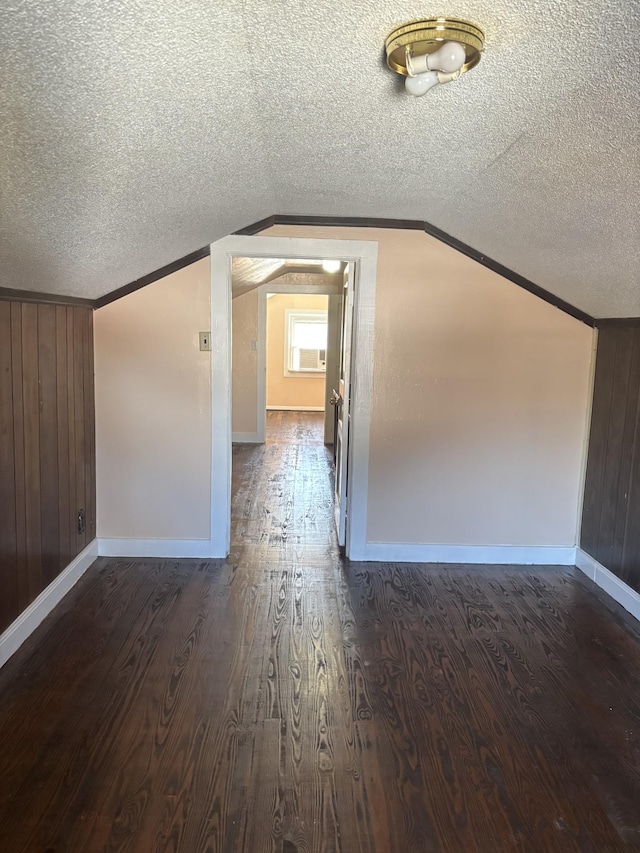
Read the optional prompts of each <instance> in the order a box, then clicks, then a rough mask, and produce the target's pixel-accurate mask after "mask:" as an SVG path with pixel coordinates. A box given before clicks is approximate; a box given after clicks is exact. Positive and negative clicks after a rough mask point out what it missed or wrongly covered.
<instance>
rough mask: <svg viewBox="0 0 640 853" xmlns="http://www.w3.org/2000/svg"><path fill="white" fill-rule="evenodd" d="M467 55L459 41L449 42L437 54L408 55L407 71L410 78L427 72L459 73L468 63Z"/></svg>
mask: <svg viewBox="0 0 640 853" xmlns="http://www.w3.org/2000/svg"><path fill="white" fill-rule="evenodd" d="M466 58H467V55H466V53H465V50H464V48H463V46H462V45H461V44H459V43H458V42H457V41H447V42H445V43H444V44H443V45H442V47H441V48H439V49H438V50H436V51H435V53H423V54H422V55H421V56H413V55H412V54H411V53H408V54H407V71H408V72H409V76H410V77H413V76H414V75H416V74H422V73H424V72H425V71H444V72H445V73H448V74H451V73H452V72H454V71H459V70H460V69H461V68H462V66H463V65H464V63H465V61H466Z"/></svg>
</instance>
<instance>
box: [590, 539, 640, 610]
mask: <svg viewBox="0 0 640 853" xmlns="http://www.w3.org/2000/svg"><path fill="white" fill-rule="evenodd" d="M576 566H577V567H578V568H579V569H580V571H581V572H584V573H585V575H586V576H587V577H589V578H591V580H592V581H593V582H594V583H595V584H596V585H597V586H599V587H600V589H603V590H604V591H605V592H606V593H607V594H608V595H610V596H611V598H613V599H615V600H616V601H617V602H618V604H621V605H622V606H623V607H624V609H625V610H628V611H629V613H631V615H632V616H635V618H636V619H640V595H638V593H637V592H636V591H635V590H633V589H631V587H630V586H628V585H627V584H626V583H625V582H624V581H621V580H620V578H618V577H616V576H615V575H614V574H613V572H610V571H609V569H606V568H605V567H604V566H603V565H602V564H601V563H599V562H598V561H597V560H594V558H593V557H592V556H591V555H590V554H587V552H586V551H583V550H582V548H576Z"/></svg>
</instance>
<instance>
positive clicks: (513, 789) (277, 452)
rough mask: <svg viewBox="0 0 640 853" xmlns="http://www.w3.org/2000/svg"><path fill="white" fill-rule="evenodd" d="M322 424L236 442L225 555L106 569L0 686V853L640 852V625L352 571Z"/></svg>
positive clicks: (529, 589) (583, 599) (524, 597)
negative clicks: (259, 441) (336, 530)
mask: <svg viewBox="0 0 640 853" xmlns="http://www.w3.org/2000/svg"><path fill="white" fill-rule="evenodd" d="M320 420H321V419H320V418H319V417H317V416H315V415H288V416H285V415H282V414H280V413H275V414H274V415H272V416H271V417H270V432H269V440H268V441H267V443H266V444H265V445H264V446H260V447H256V446H250V445H243V446H242V445H240V446H237V447H235V448H234V505H233V531H232V532H233V550H232V553H231V556H230V559H229V560H227V561H211V560H157V559H153V560H151V559H149V560H144V559H106V558H101V559H99V560H98V561H97V562H96V563H95V565H94V566H93V567H92V568H91V569H90V570H89V571H88V572H87V574H86V575H85V576H84V578H83V579H82V580H81V581H80V582H79V583H78V585H77V586H76V587H75V588H74V590H73V591H72V592H71V593H70V594H69V596H68V597H67V598H66V599H65V600H64V602H63V603H62V604H61V606H60V607H59V608H58V609H57V610H56V612H55V614H53V615H52V617H51V618H49V619H48V620H46V622H45V623H44V624H43V625H42V626H41V627H40V629H38V631H37V632H36V633H35V634H34V635H33V636H32V637H31V638H30V640H29V641H28V642H27V643H26V644H25V645H24V646H23V647H22V649H21V650H20V651H19V652H18V654H16V655H15V657H14V658H13V659H12V660H11V661H10V662H9V664H7V666H6V667H5V668H4V669H3V670H2V671H1V672H0V765H1V766H0V770H1V772H0V850H2V851H8V853H23V851H24V853H45V851H46V853H72V851H73V853H75V851H78V853H80V851H81V853H91V851H141V853H147V851H174V852H175V853H177V851H180V853H205V851H211V852H212V853H213V851H225V853H227V851H228V853H235V851H246V853H268V851H270V852H271V853H274V851H277V853H295V852H296V851H297V853H320V851H323V853H332V851H343V853H360V851H362V853H374V851H376V853H390V851H394V853H395V851H400V853H445V851H446V853H473V851H480V853H506V851H527V853H528V851H531V853H549V851H558V853H570V852H571V851H583V852H584V853H609V852H610V853H613V851H631V850H640V770H639V755H640V679H639V673H640V635H639V633H638V631H637V623H635V622H634V621H633V620H632V619H631V617H629V616H627V615H626V614H625V613H624V612H623V611H622V610H621V609H620V608H618V607H617V605H615V604H613V603H612V602H611V601H610V600H609V599H606V597H605V596H603V595H602V594H601V593H600V592H598V591H596V590H595V588H594V586H593V585H592V584H591V582H590V581H588V580H587V579H586V578H585V577H584V576H583V575H581V574H580V573H579V572H577V571H574V570H572V569H565V568H549V567H545V568H536V567H521V568H518V567H491V566H419V565H413V564H382V563H360V564H355V563H352V564H350V563H348V562H344V561H342V560H341V558H340V556H339V553H338V549H337V547H336V542H335V538H334V535H333V526H332V524H333V523H332V512H333V507H332V502H331V487H330V477H329V461H328V460H329V454H328V452H327V449H326V448H325V447H324V446H323V445H322V443H321V431H320V430H321V425H320Z"/></svg>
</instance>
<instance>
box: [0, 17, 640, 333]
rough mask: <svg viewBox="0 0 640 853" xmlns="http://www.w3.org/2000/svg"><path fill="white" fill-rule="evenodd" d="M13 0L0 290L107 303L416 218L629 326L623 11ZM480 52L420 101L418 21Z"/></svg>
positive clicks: (638, 23)
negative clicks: (192, 268) (252, 249)
mask: <svg viewBox="0 0 640 853" xmlns="http://www.w3.org/2000/svg"><path fill="white" fill-rule="evenodd" d="M445 7H446V8H443V7H442V6H441V5H438V6H437V7H432V6H430V5H429V4H428V3H427V5H424V4H418V5H416V4H415V3H414V2H406V0H397V2H394V3H391V2H388V0H386V1H385V2H381V3H377V4H372V3H370V2H365V0H352V2H350V3H348V4H344V3H343V2H339V0H308V2H305V3H302V4H300V3H290V2H287V1H286V0H268V2H267V0H259V2H256V3H253V4H251V3H243V4H240V3H237V2H234V0H219V1H218V2H216V3H204V2H195V0H194V1H193V2H189V3H175V2H169V0H158V2H155V3H149V2H147V0H110V2H109V3H105V2H104V0H84V2H82V3H79V2H77V0H57V2H55V3H52V2H50V0H21V2H18V0H8V2H5V3H4V4H3V7H2V11H1V12H0V56H1V58H0V63H1V67H0V92H1V94H2V107H1V110H2V115H1V119H2V120H1V121H0V169H1V170H2V183H1V186H0V205H1V207H0V217H1V220H0V228H1V233H0V269H1V270H2V277H1V279H0V286H3V287H12V288H19V289H27V290H39V291H42V292H51V293H61V294H65V295H74V296H81V297H88V298H97V297H100V296H102V295H104V294H105V293H108V292H110V291H112V290H115V289H116V288H118V287H120V286H122V285H124V284H126V283H127V282H130V281H133V280H135V279H138V278H140V277H141V276H144V275H145V274H147V273H149V272H151V271H153V270H155V269H157V268H159V267H162V266H164V265H165V264H168V263H170V262H171V261H174V260H175V259H176V258H179V257H182V256H184V255H187V254H189V253H190V252H192V251H194V250H195V249H198V248H200V247H202V246H204V245H206V244H207V243H209V242H211V241H213V240H216V239H218V238H220V237H222V236H224V235H226V234H229V233H231V232H233V231H235V230H237V229H239V228H241V227H243V226H245V225H247V224H248V223H250V222H253V221H257V220H260V219H262V218H263V217H266V216H268V215H271V214H273V213H281V214H306V215H313V214H315V215H335V216H350V217H351V216H359V217H388V218H399V219H417V220H426V221H428V222H430V223H431V224H433V225H435V226H437V227H439V228H441V229H443V230H444V231H446V232H448V233H450V234H452V235H453V236H455V237H457V238H458V239H459V240H461V241H463V242H465V243H467V244H468V245H470V246H472V247H474V248H475V249H478V250H479V251H480V252H483V253H485V254H486V255H488V256H489V257H492V258H493V259H494V260H496V261H498V262H500V263H502V264H504V265H505V266H507V267H510V268H511V269H513V270H515V271H516V272H517V273H519V274H520V275H522V276H525V277H526V278H528V279H530V280H532V281H534V282H535V283H536V284H538V285H540V286H541V287H543V288H545V289H547V290H549V291H550V292H552V293H554V294H556V295H557V296H558V297H560V298H561V299H563V300H566V301H567V302H569V303H571V304H573V305H575V306H576V307H578V308H580V309H582V310H583V311H586V312H588V313H589V314H592V315H593V316H596V317H604V316H608V317H615V316H619V317H622V316H638V315H640V281H639V279H638V269H639V268H640V223H639V218H638V201H637V200H638V198H640V159H639V153H638V151H639V148H638V142H639V141H640V140H639V138H638V129H639V115H640V100H639V97H640V96H639V93H640V70H639V69H640V63H638V62H637V58H636V53H635V51H636V46H637V43H638V36H639V35H640V13H639V8H640V7H639V5H638V4H637V3H626V2H625V3H623V2H620V0H616V2H610V0H482V2H480V0H456V2H455V3H451V2H448V3H447V4H445ZM442 13H445V14H450V15H455V16H460V17H467V18H469V19H470V20H473V21H474V22H475V23H477V24H478V25H480V26H481V27H482V28H483V29H484V31H485V33H486V47H485V54H484V57H483V59H482V61H481V63H480V65H479V66H478V68H476V69H475V70H473V71H472V72H471V73H469V74H466V75H464V76H463V77H462V79H461V80H459V81H458V82H456V83H452V84H449V85H446V86H440V87H436V89H435V90H433V91H432V92H430V93H429V94H428V95H426V96H425V97H424V98H422V99H415V100H414V99H410V98H409V97H407V96H405V95H404V93H403V92H402V86H401V81H400V79H399V78H396V76H395V75H393V74H392V73H391V72H389V71H388V70H387V69H386V68H385V66H384V62H383V44H384V38H385V36H386V35H387V34H388V32H389V31H390V30H391V29H392V28H393V27H394V26H396V25H398V24H400V23H402V22H403V21H405V20H410V19H413V18H416V17H420V16H429V15H434V14H442Z"/></svg>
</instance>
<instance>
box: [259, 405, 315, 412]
mask: <svg viewBox="0 0 640 853" xmlns="http://www.w3.org/2000/svg"><path fill="white" fill-rule="evenodd" d="M267 411H268V412H324V406H267Z"/></svg>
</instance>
